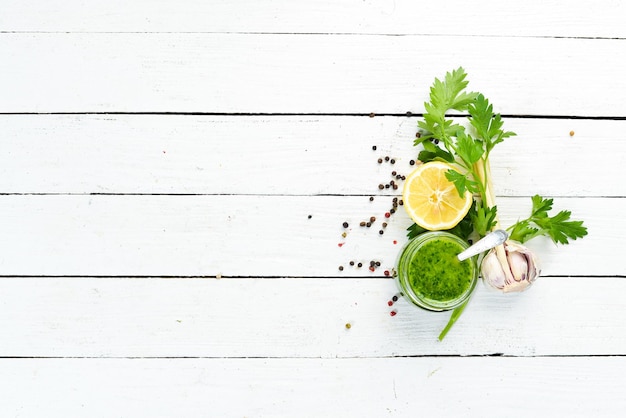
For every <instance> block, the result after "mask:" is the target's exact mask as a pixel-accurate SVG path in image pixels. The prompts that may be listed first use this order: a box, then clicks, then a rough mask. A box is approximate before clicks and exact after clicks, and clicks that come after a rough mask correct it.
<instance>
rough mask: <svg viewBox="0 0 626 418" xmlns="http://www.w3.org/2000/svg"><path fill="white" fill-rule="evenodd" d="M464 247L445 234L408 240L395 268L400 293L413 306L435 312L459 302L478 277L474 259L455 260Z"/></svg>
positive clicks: (426, 235)
mask: <svg viewBox="0 0 626 418" xmlns="http://www.w3.org/2000/svg"><path fill="white" fill-rule="evenodd" d="M468 246H469V245H468V244H467V243H466V242H465V241H463V240H462V239H460V238H459V237H457V236H455V235H452V234H449V233H447V232H427V233H424V234H422V235H420V236H418V237H417V238H415V239H414V240H412V241H410V242H409V243H408V244H407V245H406V247H405V248H404V250H403V251H402V253H401V255H400V258H399V260H398V266H397V267H398V268H397V278H396V279H397V281H398V285H399V287H400V290H401V292H402V294H403V295H404V296H406V297H407V298H408V299H409V300H410V301H411V302H413V303H414V304H416V305H418V306H420V307H422V308H426V309H430V310H436V311H441V310H448V309H453V308H455V307H456V306H458V305H460V304H461V303H463V302H464V301H465V300H466V299H467V298H468V297H469V295H470V294H471V292H472V290H473V289H474V286H475V285H476V281H477V278H478V270H477V267H476V263H475V260H474V259H472V258H470V259H467V260H464V261H459V259H458V258H457V255H458V254H459V253H460V252H462V251H463V250H465V249H466V248H467V247H468Z"/></svg>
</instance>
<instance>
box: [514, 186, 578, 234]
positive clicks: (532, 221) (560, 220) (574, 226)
mask: <svg viewBox="0 0 626 418" xmlns="http://www.w3.org/2000/svg"><path fill="white" fill-rule="evenodd" d="M532 203H533V208H532V213H531V215H530V216H529V217H528V218H527V219H524V220H522V221H518V222H517V223H515V224H514V225H513V226H511V227H510V228H509V230H510V231H511V232H510V238H511V239H513V240H515V241H519V242H522V243H523V242H526V241H528V240H530V239H531V238H534V237H536V236H539V235H545V236H548V237H550V238H551V239H552V241H553V242H554V243H555V244H569V240H570V239H571V240H575V239H577V238H582V237H584V236H585V235H587V228H586V227H585V226H584V225H583V221H573V220H570V217H571V215H572V212H571V211H569V210H562V211H560V212H559V213H557V214H556V215H554V216H549V214H548V212H549V211H550V210H552V203H553V199H544V198H543V197H541V196H539V195H535V196H533V197H532Z"/></svg>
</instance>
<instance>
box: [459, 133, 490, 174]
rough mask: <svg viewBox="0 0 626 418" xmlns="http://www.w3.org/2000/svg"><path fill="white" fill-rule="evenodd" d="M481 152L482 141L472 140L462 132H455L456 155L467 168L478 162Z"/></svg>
mask: <svg viewBox="0 0 626 418" xmlns="http://www.w3.org/2000/svg"><path fill="white" fill-rule="evenodd" d="M483 152H484V150H483V143H482V141H480V140H475V139H473V138H472V137H471V136H469V135H467V134H465V132H463V131H459V132H457V138H456V153H457V154H458V155H459V157H461V159H462V160H463V161H465V163H466V164H468V166H469V165H472V164H474V163H475V162H476V161H478V160H480V157H482V156H483Z"/></svg>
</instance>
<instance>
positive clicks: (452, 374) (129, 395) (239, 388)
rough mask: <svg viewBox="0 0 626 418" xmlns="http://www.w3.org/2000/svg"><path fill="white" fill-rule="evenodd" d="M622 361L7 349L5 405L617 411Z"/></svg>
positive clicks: (250, 412) (113, 412)
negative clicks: (68, 355) (21, 354)
mask: <svg viewBox="0 0 626 418" xmlns="http://www.w3.org/2000/svg"><path fill="white" fill-rule="evenodd" d="M623 366H624V359H623V358H622V357H599V358H598V357H597V358H594V357H590V358H584V359H580V358H568V357H564V358H501V357H500V358H480V357H479V358H446V357H435V358H401V359H390V358H378V359H350V360H346V359H341V360H338V359H324V360H320V359H233V360H223V359H219V360H218V359H160V360H154V359H21V360H13V361H8V360H5V359H2V360H0V368H1V369H2V371H3V377H2V379H1V380H0V389H2V392H3V393H5V394H6V399H5V400H4V401H3V402H2V403H1V404H0V413H2V415H3V416H26V417H31V416H39V415H40V412H41V411H44V410H45V411H46V415H48V416H63V417H82V416H85V415H88V416H90V417H110V416H124V417H125V416H146V415H148V416H151V417H171V416H178V415H184V416H213V415H214V414H217V415H220V416H229V417H230V416H233V417H242V416H253V417H255V416H277V417H293V416H299V417H322V416H342V417H381V416H388V415H391V416H414V415H415V412H416V411H419V413H420V414H427V415H432V416H456V417H459V416H463V417H484V416H487V415H489V416H490V415H493V414H496V415H498V416H507V417H527V416H529V415H543V414H545V413H546V412H558V413H559V414H563V415H565V416H568V417H589V416H594V417H613V416H615V411H619V410H623V408H624V407H626V402H625V401H624V397H623V396H622V390H621V389H622V388H623V385H624V383H626V381H625V379H624V374H623ZM59 382H63V384H59ZM518 391H521V392H523V399H524V400H523V401H516V400H515V399H514V395H513V394H512V392H513V393H516V392H518ZM235 395H236V396H235ZM518 396H521V395H518Z"/></svg>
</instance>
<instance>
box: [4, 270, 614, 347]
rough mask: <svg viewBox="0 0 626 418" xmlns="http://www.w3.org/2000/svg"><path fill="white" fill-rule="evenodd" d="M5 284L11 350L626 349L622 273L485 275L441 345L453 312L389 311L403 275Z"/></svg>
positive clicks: (403, 307)
mask: <svg viewBox="0 0 626 418" xmlns="http://www.w3.org/2000/svg"><path fill="white" fill-rule="evenodd" d="M0 290H1V293H0V294H1V295H2V299H1V301H0V329H1V330H2V333H1V338H2V346H1V347H0V356H8V357H11V356H26V357H30V356H35V357H51V356H52V357H190V356H191V357H273V358H283V357H316V358H318V357H319V358H335V357H389V356H428V355H462V356H472V355H494V354H496V355H497V354H500V355H505V356H553V355H556V356H559V355H577V356H588V355H595V356H597V355H624V354H626V325H625V324H624V321H623V318H624V315H625V314H626V306H625V305H624V304H623V303H622V302H623V295H624V292H625V291H626V280H625V279H623V278H599V277H589V278H565V277H556V278H551V277H544V278H541V279H540V280H539V281H537V282H536V284H535V285H534V286H533V287H532V288H531V289H529V290H528V291H526V292H524V293H522V294H517V295H502V294H499V293H495V292H493V291H490V290H489V289H487V288H486V287H485V286H484V285H483V284H482V283H480V284H479V285H478V286H477V288H476V291H475V293H474V295H473V299H472V300H471V302H470V304H469V305H468V306H467V308H466V310H465V312H464V314H463V315H462V316H461V318H460V319H459V320H458V321H457V323H456V324H455V326H454V327H453V328H452V330H451V331H450V333H449V334H448V336H447V337H446V338H445V339H444V340H443V341H442V342H440V341H438V339H437V337H438V335H439V333H440V332H441V330H442V329H443V328H444V326H445V325H446V323H447V321H448V318H449V316H450V313H449V312H443V313H436V312H428V311H424V310H421V309H419V308H416V307H414V306H412V305H409V303H408V302H405V301H404V300H402V299H401V300H400V301H398V302H397V303H395V304H394V306H392V307H389V306H388V304H387V302H388V301H389V300H390V299H391V298H392V296H393V295H394V294H395V293H397V288H396V285H395V282H394V280H392V279H347V278H337V279H325V280H322V279H307V278H301V279H273V280H270V279H256V278H253V279H228V278H222V279H220V280H216V279H129V278H109V279H93V278H83V277H81V278H23V277H22V278H2V279H1V280H0ZM392 309H396V310H397V315H395V316H391V315H390V311H391V310H392ZM348 323H349V324H351V327H350V328H349V329H347V328H346V326H345V325H346V324H348Z"/></svg>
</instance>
